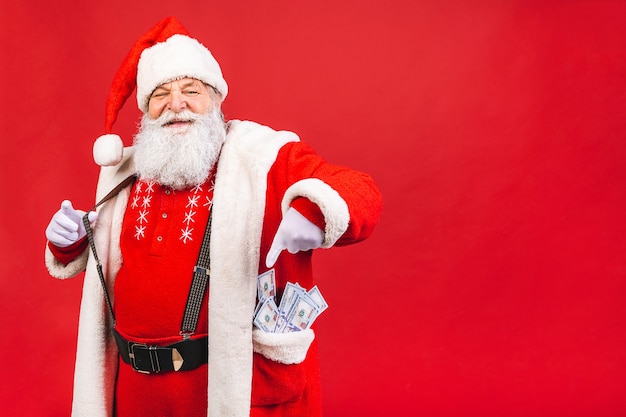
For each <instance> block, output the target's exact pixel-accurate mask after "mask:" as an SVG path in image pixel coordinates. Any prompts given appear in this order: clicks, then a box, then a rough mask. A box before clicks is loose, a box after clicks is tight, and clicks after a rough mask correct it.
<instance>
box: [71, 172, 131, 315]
mask: <svg viewBox="0 0 626 417" xmlns="http://www.w3.org/2000/svg"><path fill="white" fill-rule="evenodd" d="M136 178H137V176H136V175H134V174H133V175H130V176H128V177H127V178H126V179H125V180H124V181H122V182H120V183H119V184H117V185H116V186H115V188H113V189H112V190H111V191H110V192H109V193H108V194H107V195H105V196H104V198H102V200H100V201H98V203H96V205H95V206H93V207H92V208H91V209H90V210H89V211H88V212H87V213H85V215H84V216H83V225H84V226H85V232H86V234H87V240H89V246H91V252H92V253H93V258H94V260H95V261H96V269H97V270H98V276H99V277H100V283H101V284H102V289H103V290H104V297H105V299H106V303H107V307H108V308H109V313H111V318H112V319H113V324H114V325H115V313H113V304H111V297H109V291H107V284H106V281H105V280H104V273H103V272H102V263H100V258H98V252H97V251H96V244H95V243H94V241H93V231H92V230H91V224H90V223H89V213H90V212H92V211H94V210H95V209H97V208H98V207H100V206H101V205H102V204H104V203H106V202H107V201H109V200H110V199H112V198H113V197H115V196H116V195H118V194H119V193H120V191H122V190H123V189H124V188H126V187H127V186H129V185H130V184H132V183H133V182H134V181H135V179H136Z"/></svg>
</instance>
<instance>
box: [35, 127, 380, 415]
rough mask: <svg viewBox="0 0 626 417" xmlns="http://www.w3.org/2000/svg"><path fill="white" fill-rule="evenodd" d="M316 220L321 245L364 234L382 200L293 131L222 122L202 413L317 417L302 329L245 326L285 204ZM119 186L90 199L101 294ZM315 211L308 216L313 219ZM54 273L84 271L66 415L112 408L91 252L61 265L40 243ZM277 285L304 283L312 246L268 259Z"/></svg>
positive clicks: (114, 249) (360, 177) (108, 349)
mask: <svg viewBox="0 0 626 417" xmlns="http://www.w3.org/2000/svg"><path fill="white" fill-rule="evenodd" d="M132 153H133V149H132V148H126V149H125V150H124V159H123V160H122V162H121V163H120V164H118V165H116V166H113V167H103V168H102V170H101V174H100V178H99V181H98V188H97V192H96V199H97V200H99V199H100V198H102V197H103V196H104V195H106V193H108V191H109V190H111V189H112V188H113V187H114V186H115V185H117V184H118V183H119V182H120V181H121V180H123V179H124V178H126V177H127V176H128V175H129V174H131V173H133V171H134V167H133V162H132ZM300 197H304V198H306V199H307V200H308V201H311V202H313V203H315V205H316V206H317V207H319V211H318V210H317V209H314V210H310V211H309V212H305V213H303V214H305V216H307V217H309V218H311V219H312V220H314V221H315V222H316V223H318V224H324V225H325V237H324V243H323V245H322V247H324V248H328V247H331V246H333V245H336V244H349V243H354V242H357V241H359V240H362V239H364V238H366V237H368V236H369V235H370V234H371V232H372V230H373V227H374V225H375V224H376V222H377V220H378V216H379V214H380V210H381V198H380V193H379V192H378V189H377V188H376V186H375V185H374V183H373V181H372V180H371V178H370V177H369V176H367V175H365V174H362V173H359V172H356V171H353V170H350V169H347V168H344V167H339V166H335V165H331V164H328V163H327V162H325V161H324V160H323V159H321V158H320V157H319V156H317V155H316V154H315V153H314V152H313V151H312V149H311V148H310V147H308V146H307V145H305V144H303V143H302V142H300V141H299V139H298V137H297V136H296V135H295V134H293V133H291V132H285V131H274V130H272V129H270V128H268V127H265V126H261V125H258V124H256V123H253V122H242V121H231V122H230V124H229V131H228V136H227V140H226V143H225V144H224V148H223V150H222V154H221V156H220V160H219V162H218V169H217V175H216V179H215V188H214V196H213V223H212V234H211V283H210V285H211V289H210V293H209V329H208V334H209V366H208V367H209V381H208V391H209V392H208V398H209V409H208V414H209V415H211V416H225V417H244V416H249V415H252V416H299V417H301V416H319V415H321V402H320V395H319V394H320V388H319V371H318V362H317V348H316V344H315V342H314V340H313V339H314V334H313V331H312V330H308V331H304V332H295V333H287V334H264V333H262V332H260V331H257V330H254V331H253V328H252V316H253V311H254V307H255V304H256V277H257V275H258V274H260V273H262V272H264V271H265V270H266V268H265V262H264V261H265V257H266V255H267V251H268V250H269V248H270V245H271V242H272V239H273V237H274V234H275V233H276V230H277V228H278V225H279V223H280V220H281V218H282V214H283V213H284V212H285V211H286V210H287V209H288V208H289V206H290V205H291V204H292V203H293V204H295V205H296V206H297V207H298V208H299V209H300V210H303V208H304V207H307V206H308V204H302V203H301V202H300V203H298V201H294V200H298V199H299V198H300ZM128 198H129V189H125V190H122V192H121V193H120V194H119V195H118V196H117V197H115V198H114V199H112V200H110V201H109V202H107V203H105V204H104V205H103V206H102V207H101V208H100V213H99V218H98V221H97V223H96V225H95V227H94V239H95V242H96V246H97V248H98V254H99V257H100V258H101V260H102V263H103V269H104V271H105V275H106V277H107V285H108V287H109V291H110V293H112V291H113V284H114V280H115V276H116V274H117V271H119V269H120V266H121V265H122V263H123V257H122V255H123V254H122V253H121V252H120V248H119V236H120V230H121V227H122V220H123V216H124V212H125V209H126V205H127V203H128ZM316 217H317V218H316ZM46 264H47V266H48V269H49V270H50V273H51V274H52V275H53V276H55V277H58V278H67V277H71V276H74V275H76V274H78V273H79V272H81V271H82V270H83V269H85V268H86V274H85V282H84V285H83V299H82V303H81V311H80V323H79V335H78V350H77V358H76V370H75V381H74V404H73V409H72V412H73V415H74V416H85V415H89V416H95V417H100V416H102V417H109V416H111V415H112V409H113V407H112V405H113V394H114V384H115V373H116V370H117V361H118V352H117V347H116V345H115V342H114V341H113V338H112V336H111V331H110V323H109V320H108V318H107V316H106V314H105V313H106V308H105V306H104V297H103V292H102V289H101V288H100V282H99V279H98V275H97V272H96V268H95V263H94V260H93V257H92V256H91V255H89V254H88V252H87V251H86V252H85V253H83V254H82V255H81V256H79V257H78V258H77V259H75V260H73V261H72V262H70V263H69V264H67V265H64V264H62V263H60V262H58V261H57V260H56V259H55V258H54V256H53V255H52V253H51V252H50V251H49V249H48V250H47V253H46ZM274 268H275V269H276V277H277V286H278V287H279V292H280V291H281V290H282V288H284V286H285V284H286V281H298V282H299V283H300V284H301V285H302V286H304V287H306V288H311V287H312V286H313V282H312V272H311V252H310V251H309V252H301V253H298V254H295V255H292V254H289V253H287V252H285V253H283V254H282V255H281V256H280V257H279V258H278V261H277V263H276V265H275V266H274Z"/></svg>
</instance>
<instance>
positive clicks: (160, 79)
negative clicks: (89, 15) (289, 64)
mask: <svg viewBox="0 0 626 417" xmlns="http://www.w3.org/2000/svg"><path fill="white" fill-rule="evenodd" d="M185 77H189V78H195V79H198V80H200V81H202V82H204V83H206V84H209V85H211V86H212V87H214V88H215V89H216V90H217V91H219V93H220V94H221V96H222V100H223V99H225V98H226V95H227V94H228V85H227V84H226V81H225V80H224V77H223V76H222V70H221V68H220V66H219V64H218V63H217V61H216V60H215V58H214V57H213V55H212V54H211V52H210V51H209V50H208V49H207V48H206V47H205V46H204V45H202V44H201V43H200V42H198V41H197V40H196V39H193V38H192V37H190V36H189V33H188V32H187V30H186V29H185V28H184V27H183V26H182V25H181V23H180V22H179V21H178V20H177V19H176V18H175V17H168V18H166V19H163V20H162V21H160V22H159V23H157V24H156V25H155V26H153V27H152V28H151V29H150V30H148V32H146V33H145V34H144V35H143V36H142V37H140V38H139V39H138V40H137V41H136V42H135V44H134V45H133V47H132V48H131V50H130V51H129V53H128V55H126V58H125V59H124V61H123V62H122V65H121V66H120V68H119V69H118V71H117V73H116V74H115V77H114V79H113V83H112V85H111V89H110V91H109V96H108V98H107V103H106V113H105V132H106V134H105V135H103V136H100V137H99V138H98V139H97V140H96V142H95V144H94V149H93V154H94V159H95V161H96V163H97V164H98V165H101V166H111V165H115V164H117V163H119V162H120V161H121V160H122V153H123V143H122V140H121V138H120V137H119V136H118V135H115V134H111V131H112V129H113V124H114V123H115V121H116V119H117V115H118V113H119V111H120V110H121V108H122V106H124V103H126V100H127V99H128V97H130V95H131V94H132V93H133V91H134V90H135V87H136V88H137V105H138V107H139V109H140V110H141V111H142V112H144V113H145V112H147V111H148V100H149V98H150V95H151V94H152V92H153V91H154V89H155V88H157V87H158V86H159V85H161V84H164V83H167V82H170V81H173V80H176V79H180V78H185Z"/></svg>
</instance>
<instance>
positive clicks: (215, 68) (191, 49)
mask: <svg viewBox="0 0 626 417" xmlns="http://www.w3.org/2000/svg"><path fill="white" fill-rule="evenodd" d="M185 77H189V78H195V79H197V80H200V81H202V82H204V83H206V84H209V85H211V86H213V87H215V88H216V89H217V90H218V91H219V92H220V94H221V95H222V100H223V99H225V98H226V95H227V94H228V85H227V84H226V81H225V80H224V77H223V76H222V70H221V68H220V66H219V64H218V63H217V61H216V60H215V58H213V55H212V54H211V52H210V51H209V50H208V49H207V48H206V47H205V46H204V45H202V44H201V43H200V42H198V41H197V40H195V39H193V38H190V37H189V36H185V35H173V36H171V37H169V38H168V39H167V40H166V41H165V42H160V43H157V44H155V45H154V46H152V47H150V48H147V49H145V50H144V51H143V52H142V53H141V58H139V64H138V66H137V105H138V106H139V109H140V110H141V111H143V112H144V113H145V112H147V111H148V99H149V97H150V95H151V94H152V92H153V91H154V89H155V88H157V87H158V86H160V85H161V84H164V83H167V82H170V81H173V80H176V79H180V78H185Z"/></svg>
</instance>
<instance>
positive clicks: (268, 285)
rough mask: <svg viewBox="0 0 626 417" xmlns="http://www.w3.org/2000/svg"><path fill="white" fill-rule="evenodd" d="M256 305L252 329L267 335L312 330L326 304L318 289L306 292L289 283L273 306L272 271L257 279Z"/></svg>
mask: <svg viewBox="0 0 626 417" xmlns="http://www.w3.org/2000/svg"><path fill="white" fill-rule="evenodd" d="M257 296H258V299H259V301H258V303H257V306H256V309H255V311H254V319H253V323H254V325H255V326H256V327H257V328H259V329H261V330H263V331H265V332H268V333H286V332H295V331H300V330H305V329H308V328H310V327H311V325H312V324H313V322H314V321H315V320H316V319H317V318H318V317H319V315H320V314H321V313H322V312H323V311H324V310H326V309H327V308H328V304H327V303H326V300H324V297H323V296H322V293H321V292H320V290H319V288H317V285H316V286H314V287H313V288H311V289H310V290H308V291H307V290H306V289H305V288H303V287H301V286H300V285H299V284H298V283H295V284H293V283H291V282H288V283H287V285H286V286H285V291H284V292H283V296H282V297H281V299H280V303H279V304H278V305H277V304H276V278H275V271H274V269H271V270H269V271H267V272H265V273H263V274H261V275H259V276H258V277H257Z"/></svg>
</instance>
